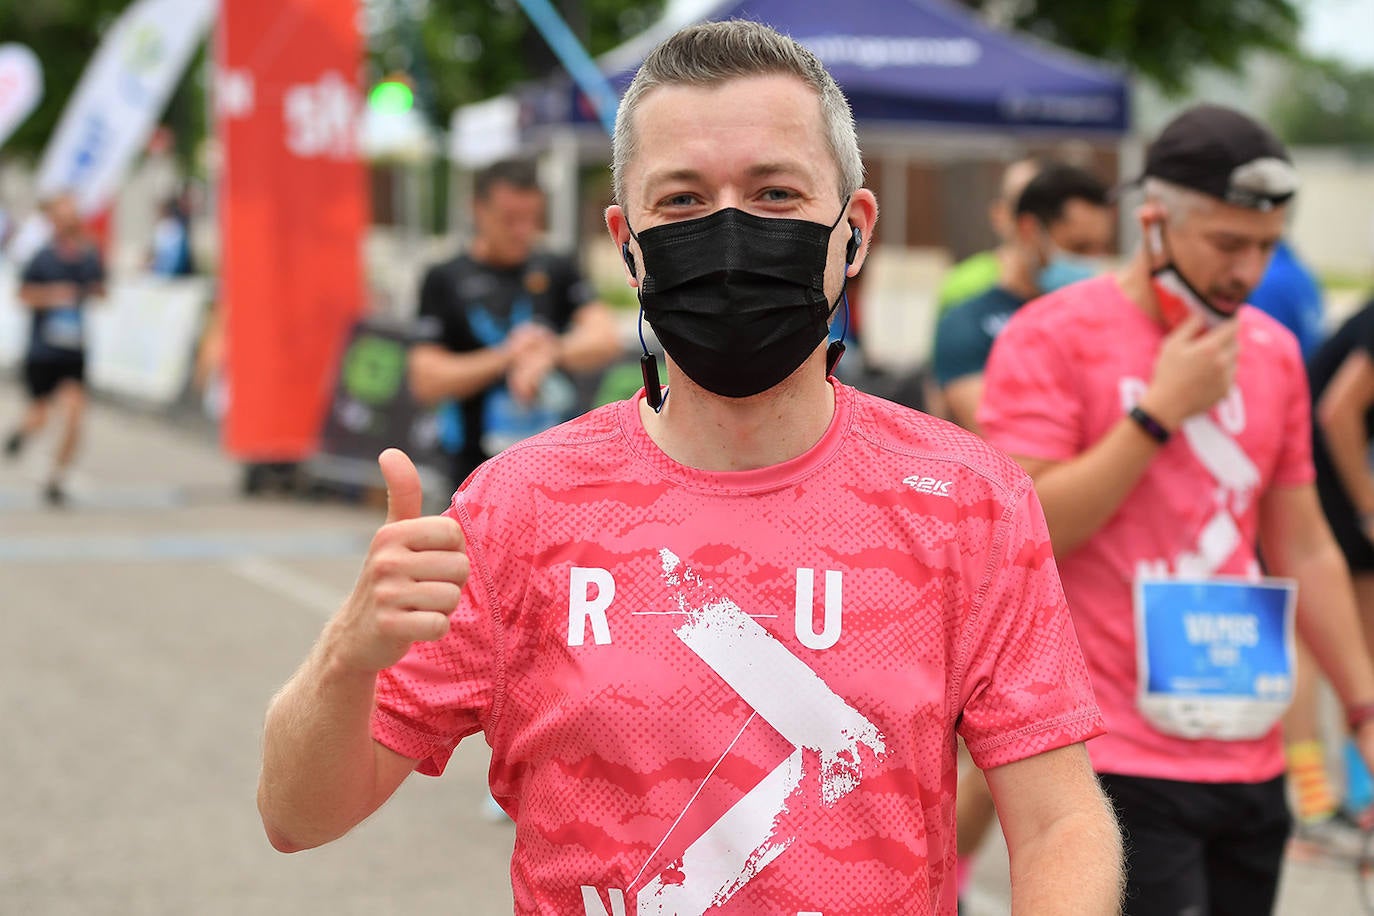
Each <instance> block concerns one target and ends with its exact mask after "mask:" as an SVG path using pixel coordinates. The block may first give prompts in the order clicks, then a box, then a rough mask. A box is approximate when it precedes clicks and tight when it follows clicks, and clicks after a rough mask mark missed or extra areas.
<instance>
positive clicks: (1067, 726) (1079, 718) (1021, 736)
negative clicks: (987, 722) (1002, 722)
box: [965, 706, 1107, 770]
mask: <svg viewBox="0 0 1374 916" xmlns="http://www.w3.org/2000/svg"><path fill="white" fill-rule="evenodd" d="M1106 733H1107V726H1106V723H1105V722H1104V721H1103V719H1102V714H1101V713H1100V712H1099V711H1098V709H1097V707H1096V706H1088V707H1083V708H1079V709H1076V710H1074V711H1073V712H1070V713H1066V714H1064V715H1062V716H1059V717H1057V718H1054V719H1050V720H1048V721H1045V722H1036V723H1035V724H1033V725H1028V726H1026V727H1024V728H1020V729H1017V730H1016V731H1013V732H1010V733H1008V734H1004V735H998V736H996V737H995V738H991V739H989V740H987V741H981V742H968V741H967V739H965V744H966V745H967V746H968V752H969V756H970V757H972V758H973V762H974V763H975V764H976V765H977V766H978V768H979V769H980V770H987V769H991V768H993V767H999V766H1003V765H1004V764H1008V763H1015V762H1016V761H1018V760H1025V759H1026V758H1027V757H1034V756H1035V755H1036V754H1043V753H1045V752H1046V751H1053V750H1057V749H1058V748H1061V747H1067V746H1069V745H1070V744H1079V743H1081V742H1084V741H1087V740H1088V739H1089V738H1096V737H1097V736H1098V735H1105V734H1106Z"/></svg>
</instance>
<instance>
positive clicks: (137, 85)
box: [38, 0, 217, 214]
mask: <svg viewBox="0 0 1374 916" xmlns="http://www.w3.org/2000/svg"><path fill="white" fill-rule="evenodd" d="M216 6H217V0H135V2H134V3H132V4H130V6H129V8H128V9H126V10H125V11H124V12H123V13H122V14H120V16H119V18H118V19H116V20H115V21H114V23H113V24H112V25H111V26H110V27H109V29H108V30H107V31H106V33H105V38H104V40H103V41H102V42H101V43H100V47H99V48H97V49H96V52H95V57H93V58H92V59H91V62H90V64H88V65H87V66H86V70H85V72H84V73H82V75H81V81H80V82H79V83H78V84H77V87H76V91H75V92H74V93H72V97H71V101H69V102H68V103H67V108H66V110H65V111H63V112H62V120H61V121H60V122H59V123H58V125H57V131H56V132H55V133H54V134H53V137H52V140H50V141H49V142H48V147H47V149H45V150H44V151H43V161H42V162H41V163H40V164H39V169H38V191H39V194H40V195H44V196H46V195H49V194H54V193H57V192H59V191H67V192H71V193H72V194H74V195H75V196H76V201H77V206H78V207H79V208H80V210H81V212H82V213H83V214H90V213H94V212H96V211H98V210H100V209H101V208H102V207H103V206H104V205H105V203H106V202H107V201H108V200H109V198H110V196H111V195H112V194H113V193H114V190H115V188H116V187H117V186H118V184H119V182H120V180H121V179H122V178H123V177H124V174H125V172H126V171H127V170H128V168H129V165H130V163H132V162H133V160H134V157H135V156H136V155H137V154H138V153H139V151H140V150H141V149H142V148H143V144H144V143H146V142H147V140H148V135H149V134H150V133H152V130H153V128H154V127H155V126H156V122H157V119H158V117H160V116H161V114H162V111H163V109H164V108H165V107H166V105H167V99H168V97H169V96H170V95H171V94H172V90H173V89H174V88H176V84H177V81H178V80H179V79H180V78H181V75H182V73H183V72H185V70H186V65H187V63H188V62H189V61H190V59H191V55H192V53H194V52H195V49H196V46H197V45H199V44H200V42H201V39H202V38H204V37H205V32H206V30H207V29H209V27H210V23H211V21H212V20H213V19H214V15H215V10H216Z"/></svg>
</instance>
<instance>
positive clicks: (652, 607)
mask: <svg viewBox="0 0 1374 916" xmlns="http://www.w3.org/2000/svg"><path fill="white" fill-rule="evenodd" d="M641 396H642V394H641ZM835 399H836V410H835V416H834V419H833V421H832V423H831V424H830V427H829V429H828V431H827V432H826V433H825V435H824V436H823V438H822V439H821V441H820V442H819V443H817V444H816V445H815V446H814V447H813V448H811V449H810V450H809V451H808V452H806V453H805V454H804V455H801V456H799V457H798V458H796V459H794V460H792V461H788V462H786V463H784V464H781V465H777V466H775V467H769V468H764V469H761V470H754V471H739V472H731V473H707V472H703V471H697V470H692V469H689V468H686V467H683V466H682V465H679V464H677V463H676V462H674V461H672V460H671V459H669V458H668V457H667V456H666V455H664V454H663V452H661V451H660V450H659V449H658V447H657V446H656V445H655V444H654V443H653V442H652V440H650V438H649V437H648V435H647V434H646V433H645V431H644V428H643V425H642V423H641V421H640V418H639V414H638V410H639V404H638V399H634V400H631V401H625V402H620V403H618V404H612V405H609V406H607V407H604V408H601V409H599V410H597V411H594V412H592V413H590V414H588V415H586V416H584V417H582V418H580V419H578V420H575V421H573V422H571V423H569V424H565V425H563V426H561V427H558V428H555V429H553V430H550V431H549V432H548V433H545V434H542V435H540V436H537V437H535V438H533V439H531V440H528V441H527V442H526V443H523V444H521V445H518V446H516V447H514V448H512V449H510V450H508V451H506V452H504V453H502V454H501V455H500V456H498V457H497V458H496V459H494V460H493V461H491V462H489V463H487V464H486V465H484V466H482V467H481V468H480V469H479V470H478V471H477V472H476V473H475V474H474V475H473V476H472V477H471V478H470V479H469V480H468V481H467V482H466V483H465V484H464V486H463V487H462V489H460V491H459V492H458V494H457V495H456V496H455V498H454V504H453V506H452V508H451V509H450V510H449V511H450V513H451V514H452V515H453V516H454V517H456V518H457V519H458V520H459V522H460V523H461V524H462V526H463V529H464V532H465V533H466V536H467V539H468V545H469V555H470V557H471V561H472V576H471V579H470V580H469V582H468V585H467V587H466V588H465V589H464V591H463V598H462V600H461V602H460V604H459V605H458V607H457V608H456V609H455V611H454V614H453V629H452V632H451V633H450V634H449V635H448V636H447V637H446V638H444V639H443V640H441V641H439V642H436V643H420V644H417V645H416V646H414V647H413V648H412V650H411V652H410V654H409V655H408V656H407V657H406V658H405V659H403V660H402V661H401V663H399V664H398V665H396V666H395V667H394V668H391V669H388V670H387V671H385V672H382V674H381V675H380V676H379V678H378V700H377V707H378V708H377V710H376V713H375V715H374V718H373V733H374V735H375V736H376V738H377V739H378V740H379V741H381V742H382V743H383V744H385V745H387V746H388V747H390V748H392V749H394V750H396V751H398V752H399V753H401V754H404V755H407V756H409V757H413V758H416V759H419V760H421V763H420V770H421V771H422V772H425V773H429V774H437V773H438V772H440V771H441V770H442V769H443V767H444V765H445V763H446V761H447V760H448V758H449V755H450V753H451V751H452V749H453V747H454V746H455V745H456V744H457V742H458V740H459V739H460V738H462V737H464V736H466V735H470V734H472V733H474V732H477V731H483V732H484V733H485V735H486V739H487V741H488V742H489V743H490V745H491V747H492V752H493V753H492V757H493V765H492V768H491V773H490V781H491V787H492V792H493V794H494V795H495V797H496V798H497V799H498V800H499V801H500V802H501V804H502V805H503V806H504V807H505V809H506V810H507V812H509V813H510V815H511V816H512V817H513V818H514V820H515V822H516V838H515V851H514V854H513V857H512V861H511V879H512V884H513V887H514V891H515V906H516V911H517V912H519V913H540V914H559V916H568V914H584V913H589V914H597V916H600V914H603V913H606V914H611V913H621V912H623V913H627V914H635V913H638V914H649V913H652V914H688V913H693V914H696V913H702V912H704V911H706V910H708V909H709V910H710V911H711V912H713V913H716V912H719V913H722V914H779V913H786V914H794V913H823V914H825V916H846V914H852V916H858V914H864V916H872V914H874V913H884V914H928V913H929V914H953V913H954V909H955V885H954V863H955V844H954V793H955V785H956V777H957V772H956V763H955V742H954V733H955V728H956V726H957V727H958V730H959V732H960V733H961V734H962V735H963V736H964V738H965V740H966V742H967V744H968V747H969V750H970V752H971V753H972V755H973V758H974V760H975V761H976V762H977V763H978V764H979V765H980V766H983V767H993V766H998V765H1001V764H1005V763H1010V762H1012V761H1015V760H1019V759H1021V758H1024V757H1028V756H1031V755H1033V754H1037V753H1040V752H1043V751H1046V750H1050V749H1053V748H1056V747H1061V746H1063V745H1067V744H1071V743H1074V742H1078V741H1083V740H1085V739H1087V738H1088V737H1090V736H1092V735H1095V734H1098V733H1099V732H1100V728H1101V724H1100V723H1101V719H1100V716H1099V715H1098V712H1097V709H1096V707H1095V705H1094V704H1093V700H1092V694H1091V691H1090V688H1089V686H1088V681H1087V672H1086V668H1085V666H1084V663H1083V659H1082V656H1081V654H1080V652H1079V650H1078V646H1077V643H1076V642H1075V639H1074V636H1073V630H1072V626H1071V625H1070V623H1069V618H1068V612H1067V608H1066V606H1065V603H1064V597H1063V591H1062V589H1061V588H1060V585H1059V580H1058V575H1057V573H1056V570H1055V566H1054V560H1053V558H1052V556H1051V553H1050V548H1049V539H1048V534H1047V532H1046V530H1045V526H1044V519H1043V516H1042V515H1041V513H1040V510H1039V504H1038V503H1037V502H1036V501H1035V497H1034V492H1033V490H1032V488H1031V486H1030V480H1029V478H1027V477H1026V476H1025V475H1024V474H1023V473H1022V472H1021V471H1020V469H1019V468H1017V467H1016V466H1015V465H1014V464H1013V463H1012V462H1011V461H1009V460H1008V459H1006V458H1005V457H1004V456H1002V455H999V454H998V453H996V452H994V451H993V450H991V449H990V448H988V447H987V446H986V445H984V444H983V443H982V442H981V441H979V440H977V439H976V438H974V437H972V436H970V435H968V434H967V433H965V432H963V431H962V430H959V429H957V428H955V427H954V426H952V425H950V424H947V423H944V422H943V421H940V420H935V419H932V418H930V417H926V416H924V415H920V414H917V413H915V412H913V411H909V410H906V409H904V408H900V407H897V406H896V405H893V404H890V403H888V402H886V401H881V400H878V399H876V398H873V397H870V396H867V395H862V394H859V393H857V392H855V391H854V390H853V389H851V388H847V387H844V386H842V385H839V384H838V383H836V384H835ZM961 714H962V719H960V716H961Z"/></svg>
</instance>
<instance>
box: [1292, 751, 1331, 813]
mask: <svg viewBox="0 0 1374 916" xmlns="http://www.w3.org/2000/svg"><path fill="white" fill-rule="evenodd" d="M1288 778H1289V780H1290V781H1291V782H1292V786H1293V796H1294V802H1295V804H1296V806H1297V810H1296V811H1295V812H1294V813H1295V814H1296V815H1297V818H1298V820H1300V821H1302V822H1304V823H1308V824H1310V823H1313V822H1315V821H1321V820H1325V819H1326V818H1328V817H1330V816H1331V815H1333V814H1335V813H1336V793H1335V792H1333V791H1332V790H1331V780H1330V779H1329V778H1328V777H1327V775H1326V756H1325V754H1324V753H1323V751H1322V745H1321V742H1320V741H1297V742H1295V743H1293V744H1290V745H1288Z"/></svg>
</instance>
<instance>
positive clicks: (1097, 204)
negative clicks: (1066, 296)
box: [933, 164, 1113, 432]
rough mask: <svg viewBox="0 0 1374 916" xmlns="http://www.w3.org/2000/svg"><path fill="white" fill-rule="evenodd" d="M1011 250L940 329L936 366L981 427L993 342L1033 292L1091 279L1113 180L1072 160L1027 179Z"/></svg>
mask: <svg viewBox="0 0 1374 916" xmlns="http://www.w3.org/2000/svg"><path fill="white" fill-rule="evenodd" d="M1014 212H1015V220H1014V223H1013V232H1012V236H1011V238H1010V240H1009V242H1008V244H1009V246H1010V251H1009V256H1008V257H1004V258H1002V259H1001V268H1000V271H1001V272H1000V274H999V276H998V282H997V285H996V286H994V287H992V289H989V290H987V291H986V292H984V293H981V294H979V295H977V296H974V297H973V298H972V299H968V300H966V301H964V302H963V303H960V304H959V305H956V306H954V307H953V308H952V309H950V310H949V311H948V312H946V313H945V314H944V316H943V317H942V318H941V319H940V323H939V325H938V326H937V327H936V331H935V350H934V366H933V369H934V373H935V381H936V382H937V383H938V384H939V386H940V388H941V390H942V393H943V394H944V397H945V403H946V405H947V407H948V409H949V413H950V416H951V418H952V419H953V420H954V421H955V422H956V423H958V424H959V425H960V426H962V427H964V428H965V429H970V430H973V431H974V432H977V431H978V430H977V423H976V422H975V421H974V412H975V411H976V410H977V409H978V400H979V398H980V397H981V396H982V392H983V365H984V364H985V363H986V362H987V359H988V354H989V353H990V352H991V351H992V342H993V340H995V339H996V337H997V335H998V334H1000V333H1001V331H1002V328H1003V327H1005V326H1006V323H1007V322H1008V321H1009V320H1010V319H1011V316H1012V315H1013V314H1014V313H1015V312H1016V310H1017V309H1019V308H1020V307H1021V306H1022V305H1024V304H1025V303H1026V302H1027V301H1029V300H1030V299H1033V298H1035V297H1036V296H1039V295H1042V294H1044V293H1049V292H1053V291H1054V290H1056V289H1058V288H1059V287H1061V286H1067V285H1068V284H1069V283H1072V282H1075V281H1077V280H1083V279H1087V278H1088V277H1090V276H1092V275H1093V274H1094V273H1095V272H1096V270H1095V269H1094V267H1093V266H1092V263H1091V262H1090V261H1088V260H1086V259H1089V258H1095V257H1098V256H1101V255H1105V254H1106V253H1107V251H1108V247H1109V246H1110V244H1111V239H1112V223H1113V213H1112V209H1111V206H1110V205H1109V203H1108V200H1107V188H1106V186H1105V185H1104V184H1103V183H1102V182H1101V181H1099V180H1098V179H1097V178H1096V177H1094V176H1093V175H1091V174H1089V173H1088V172H1085V171H1083V170H1082V169H1079V168H1075V167H1074V166H1071V165H1061V164H1055V165H1049V166H1046V167H1045V168H1043V169H1041V171H1040V172H1039V173H1038V174H1037V175H1036V176H1035V177H1034V178H1032V179H1031V180H1030V182H1029V183H1027V185H1026V187H1025V190H1023V191H1022V192H1021V196H1020V197H1019V198H1017V201H1016V205H1015V211H1014Z"/></svg>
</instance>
